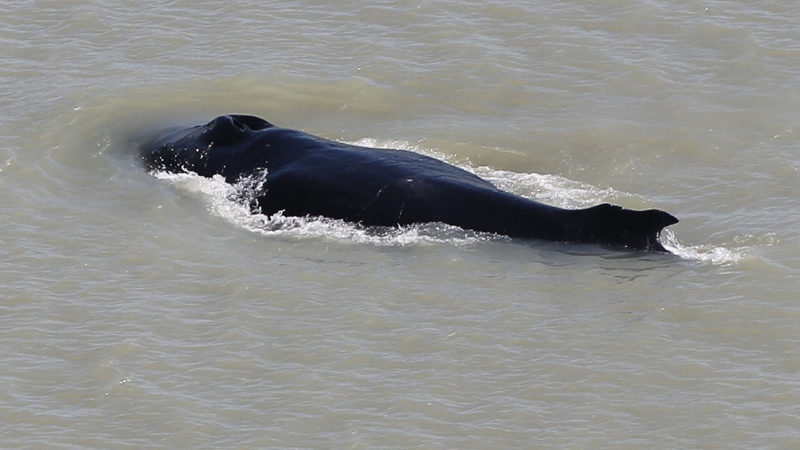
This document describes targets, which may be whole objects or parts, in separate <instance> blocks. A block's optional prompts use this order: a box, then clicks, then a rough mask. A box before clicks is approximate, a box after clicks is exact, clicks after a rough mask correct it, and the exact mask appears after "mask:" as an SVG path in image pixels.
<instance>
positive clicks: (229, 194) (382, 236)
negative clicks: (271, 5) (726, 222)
mask: <svg viewBox="0 0 800 450" xmlns="http://www.w3.org/2000/svg"><path fill="white" fill-rule="evenodd" d="M347 143H349V144H353V145H362V146H369V147H375V148H399V149H403V150H409V151H414V152H417V153H421V154H425V155H427V156H431V157H434V158H438V159H441V160H443V161H446V162H448V163H450V164H454V165H456V166H458V167H460V168H462V169H464V170H467V171H469V172H472V173H474V174H476V175H478V176H480V177H482V178H484V179H486V180H489V181H491V182H492V183H494V184H495V185H496V186H498V187H499V188H501V189H503V190H507V191H509V192H513V193H515V194H517V195H521V196H523V197H527V198H531V199H534V200H537V201H541V202H544V203H548V204H552V205H555V206H559V207H562V208H583V207H588V206H591V205H595V204H597V203H601V202H609V201H615V200H619V199H626V198H627V199H632V198H634V199H638V200H641V199H640V198H638V197H637V196H636V195H634V194H629V193H625V192H621V191H617V190H615V189H612V188H599V187H596V186H592V185H588V184H585V183H581V182H578V181H575V180H570V179H568V178H564V177H560V176H557V175H546V174H544V175H543V174H536V173H520V172H512V171H506V170H497V169H493V168H490V167H485V166H479V167H474V166H472V165H471V164H470V163H469V162H466V163H464V162H461V161H456V160H455V159H454V158H453V157H452V156H450V155H447V154H443V153H440V152H437V151H434V150H430V149H424V148H419V147H417V146H415V145H411V144H409V143H407V142H402V141H377V140H375V139H371V138H365V139H360V140H357V141H352V142H347ZM154 175H155V176H156V177H158V178H159V179H162V180H167V181H169V182H171V183H173V184H174V185H175V186H176V187H177V188H178V189H181V190H185V191H188V192H194V193H200V194H201V195H202V196H203V197H204V200H205V201H206V202H207V205H208V209H209V211H210V212H211V213H212V214H214V215H216V216H219V217H222V218H224V219H226V220H227V221H229V222H231V223H233V224H235V225H237V226H239V227H242V228H244V229H246V230H249V231H252V232H254V233H258V234H261V235H265V236H289V237H296V238H320V239H333V240H337V241H347V242H355V243H368V244H373V245H380V246H400V247H404V246H410V245H423V244H442V243H446V244H450V245H459V246H465V245H474V244H476V243H479V242H490V241H507V240H509V238H507V237H504V236H498V235H495V234H491V233H481V232H475V231H471V230H464V229H462V228H459V227H456V226H451V225H447V224H442V223H428V224H414V225H410V226H404V227H366V226H362V225H359V224H354V223H351V222H346V221H343V220H338V219H331V218H327V217H313V216H308V217H294V216H284V215H283V214H281V213H278V214H273V215H271V216H266V215H264V214H258V213H253V212H252V209H251V206H253V205H254V202H255V195H256V193H257V192H259V191H260V189H261V187H262V186H263V184H264V183H265V182H266V179H267V176H268V174H267V173H266V171H263V172H262V173H259V174H256V175H253V176H250V177H247V178H244V179H242V180H240V181H238V182H237V183H235V184H230V183H227V182H226V181H225V179H224V178H223V177H222V176H220V175H215V176H214V177H211V178H207V177H202V176H199V175H197V174H194V173H179V174H175V173H167V172H157V173H155V174H154ZM662 243H663V245H664V247H665V248H667V250H669V251H670V252H672V253H674V254H675V255H677V256H679V257H680V258H682V259H686V260H693V261H698V262H704V263H712V264H731V263H736V262H739V261H741V260H742V258H744V256H745V251H746V248H745V247H741V248H724V247H714V246H708V245H697V246H689V245H685V244H682V243H681V242H680V241H679V240H678V238H677V236H676V234H675V233H674V232H673V231H672V230H670V229H665V230H664V231H663V232H662Z"/></svg>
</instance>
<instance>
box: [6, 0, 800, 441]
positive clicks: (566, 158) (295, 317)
mask: <svg viewBox="0 0 800 450" xmlns="http://www.w3.org/2000/svg"><path fill="white" fill-rule="evenodd" d="M0 24H1V25H0V124H2V127H0V189H2V190H1V191H0V196H1V197H0V199H1V200H0V224H2V231H3V232H2V234H0V236H1V237H0V438H1V439H2V442H3V447H18V446H32V447H62V448H70V447H103V448H140V447H195V448H202V447H206V448H208V447H217V448H218V447H240V448H263V447H301V448H304V447H306V448H307V447H310V448H375V447H390V448H391V447H394V448H411V447H416V448H541V447H544V448H597V447H601V448H602V447H614V448H687V447H695V448H697V447H700V448H736V447H739V448H752V447H762V448H764V447H766V448H790V447H795V446H796V445H797V444H798V442H800V350H798V349H800V300H798V291H800V282H798V277H800V269H799V268H800V256H799V255H800V208H799V207H800V191H799V190H798V186H800V153H799V152H800V89H798V86H800V3H797V2H796V1H794V0H755V1H749V2H734V1H726V0H706V1H699V0H698V1H692V0H680V1H671V0H670V1H668V0H638V1H637V0H607V1H596V2H589V1H577V0H572V1H560V2H549V1H540V0H532V1H528V2H521V1H511V0H486V1H482V2H474V1H467V0H443V1H437V2H432V1H425V0H387V1H377V2H371V3H367V2H351V1H346V0H325V1H318V0H286V1H278V2H272V3H264V2H256V1H253V0H245V1H241V2H211V1H205V0H203V1H198V0H159V1H150V2H135V1H123V0H119V1H112V0H68V1H65V0H58V1H53V0H51V1H45V0H23V1H6V2H4V3H3V5H2V6H0ZM224 113H248V114H255V115H259V116H261V117H263V118H265V119H267V120H269V121H271V122H273V123H275V124H277V125H280V126H285V127H290V128H296V129H302V130H304V131H307V132H309V133H312V134H316V135H320V136H324V137H327V138H332V139H337V140H341V141H344V142H351V143H359V144H367V145H372V146H376V147H393V148H404V149H410V150H413V151H418V152H421V153H424V154H428V155H433V156H436V157H439V158H442V159H445V160H447V161H449V162H451V163H453V164H456V165H459V166H460V167H463V168H465V169H468V170H471V171H474V172H476V173H478V174H479V175H481V176H483V177H486V178H488V179H490V180H491V181H493V182H495V183H496V184H498V185H499V186H501V187H503V188H505V189H508V190H511V191H513V192H516V193H518V194H520V195H525V196H529V197H531V198H535V199H539V200H541V201H545V202H548V203H552V204H557V205H560V206H566V207H583V206H588V205H593V204H596V203H599V202H604V201H609V202H613V203H617V204H621V205H624V206H627V207H631V208H651V207H653V208H660V209H664V210H667V211H669V212H671V213H673V214H674V215H676V216H677V217H679V218H680V219H681V222H680V223H679V224H677V225H675V226H673V227H671V228H670V229H669V230H668V231H667V232H666V233H665V235H664V240H665V241H666V242H667V245H668V247H669V248H670V249H671V250H672V252H673V254H670V255H662V254H653V253H640V252H626V251H615V250H610V249H606V248H602V247H598V246H588V245H562V244H553V243H537V242H519V241H512V240H508V239H504V238H501V237H497V236H490V235H481V234H476V233H471V232H466V231H464V230H460V229H456V228H448V227H444V226H441V225H424V226H415V227H409V228H406V229H401V230H387V229H383V230H374V229H372V230H371V229H364V228H362V227H359V226H355V225H352V224H347V223H341V222H336V221H331V220H323V219H313V218H301V219H298V218H291V217H272V218H267V217H262V216H258V215H252V214H249V213H248V212H247V211H245V210H243V209H242V207H241V206H239V205H237V204H236V203H234V202H232V201H231V200H229V198H230V197H231V193H234V192H236V190H237V189H240V188H241V186H238V187H237V186H230V185H227V184H225V183H224V182H221V181H220V180H214V179H212V180H209V179H203V178H199V177H196V176H192V175H180V176H176V175H165V174H148V173H146V172H145V171H144V170H143V168H142V167H141V165H140V164H139V162H138V160H137V158H136V143H137V142H138V140H140V139H142V136H144V135H146V134H147V133H148V132H150V131H152V130H154V129H156V128H161V127H163V126H165V125H174V124H193V123H201V122H205V121H208V120H209V119H211V118H213V117H214V116H216V115H219V114H224ZM795 131H798V132H797V133H795Z"/></svg>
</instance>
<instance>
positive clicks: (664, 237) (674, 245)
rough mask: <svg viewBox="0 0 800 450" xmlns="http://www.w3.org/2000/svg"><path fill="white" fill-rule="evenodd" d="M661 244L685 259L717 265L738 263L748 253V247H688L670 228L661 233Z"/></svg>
mask: <svg viewBox="0 0 800 450" xmlns="http://www.w3.org/2000/svg"><path fill="white" fill-rule="evenodd" d="M661 244H662V245H663V246H664V248H666V249H667V250H669V251H670V252H672V253H674V254H676V255H678V256H680V257H681V258H683V259H688V260H692V261H699V262H704V263H710V264H715V265H727V264H735V263H738V262H739V261H741V260H742V259H744V257H745V255H746V251H747V247H739V248H725V247H717V246H713V245H692V246H687V245H684V244H682V243H680V242H679V241H678V238H677V236H676V235H675V233H674V232H673V231H672V230H670V229H669V228H666V229H664V230H663V231H662V232H661Z"/></svg>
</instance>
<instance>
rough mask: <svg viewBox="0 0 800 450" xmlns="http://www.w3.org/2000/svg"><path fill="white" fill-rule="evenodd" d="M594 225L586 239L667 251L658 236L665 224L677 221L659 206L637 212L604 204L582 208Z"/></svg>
mask: <svg viewBox="0 0 800 450" xmlns="http://www.w3.org/2000/svg"><path fill="white" fill-rule="evenodd" d="M583 211H584V212H585V213H586V214H589V215H590V217H591V218H592V220H591V221H590V223H592V224H593V226H592V227H589V228H590V229H591V230H590V231H589V232H587V234H586V235H585V236H584V238H585V239H586V241H588V242H595V243H601V244H610V245H619V246H623V247H627V248H633V249H640V250H655V251H661V252H666V251H667V250H666V249H665V248H664V246H663V245H661V242H659V240H658V238H659V236H660V234H661V230H662V229H664V227H667V226H669V225H673V224H676V223H678V219H677V218H675V216H673V215H672V214H670V213H668V212H665V211H661V210H658V209H648V210H646V211H636V210H631V209H625V208H623V207H621V206H616V205H611V204H608V203H604V204H602V205H597V206H594V207H591V208H587V209H585V210H583Z"/></svg>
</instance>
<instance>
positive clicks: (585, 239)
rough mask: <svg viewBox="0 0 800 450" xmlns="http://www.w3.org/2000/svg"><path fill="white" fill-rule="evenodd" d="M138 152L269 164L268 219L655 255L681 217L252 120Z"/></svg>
mask: <svg viewBox="0 0 800 450" xmlns="http://www.w3.org/2000/svg"><path fill="white" fill-rule="evenodd" d="M140 151H141V156H142V159H143V160H144V164H145V166H146V168H147V169H148V170H151V171H167V172H175V173H180V172H195V173H197V174H198V175H202V176H206V177H211V176H214V175H222V176H223V177H224V178H225V179H226V181H228V182H230V183H234V182H236V181H238V180H240V179H241V178H243V177H247V176H251V175H255V174H258V173H261V172H263V170H265V169H266V171H267V177H266V182H265V183H264V185H263V187H262V190H261V191H260V192H258V193H257V195H256V205H255V209H256V210H258V211H260V212H261V213H263V214H266V215H272V214H274V213H277V212H279V211H282V212H283V214H284V215H289V216H307V215H311V216H325V217H330V218H335V219H343V220H346V221H350V222H357V223H361V224H364V225H376V226H398V225H409V224H413V223H425V222H442V223H446V224H450V225H456V226H459V227H461V228H465V229H470V230H476V231H481V232H489V233H497V234H502V235H506V236H510V237H512V238H523V239H540V240H549V241H559V242H575V243H596V244H606V245H610V246H620V247H626V248H631V249H641V250H655V251H666V250H665V249H664V247H663V246H662V245H661V243H660V242H659V240H658V238H659V234H660V232H661V230H662V229H663V228H664V227H666V226H669V225H672V224H675V223H677V222H678V219H676V218H675V217H674V216H672V215H671V214H669V213H667V212H664V211H660V210H657V209H650V210H646V211H636V210H629V209H624V208H622V207H620V206H615V205H610V204H601V205H597V206H594V207H590V208H586V209H563V208H558V207H555V206H550V205H546V204H543V203H540V202H537V201H534V200H530V199H526V198H524V197H520V196H518V195H515V194H512V193H510V192H506V191H503V190H500V189H498V188H497V187H495V186H494V185H493V184H492V183H490V182H488V181H486V180H484V179H482V178H480V177H478V176H476V175H474V174H472V173H470V172H467V171H465V170H463V169H460V168H458V167H455V166H453V165H450V164H447V163H445V162H443V161H440V160H438V159H435V158H431V157H428V156H424V155H420V154H418V153H414V152H410V151H406V150H392V149H374V148H369V147H360V146H356V145H350V144H344V143H340V142H335V141H331V140H328V139H324V138H320V137H316V136H312V135H310V134H307V133H304V132H302V131H297V130H292V129H287V128H280V127H276V126H274V125H272V124H271V123H269V122H267V121H265V120H263V119H261V118H258V117H255V116H247V115H226V116H220V117H217V118H216V119H214V120H212V121H211V122H209V123H207V124H205V125H199V126H193V127H188V128H182V129H177V130H172V131H170V132H166V133H164V134H162V135H161V136H159V137H157V138H156V139H154V140H151V141H149V142H148V143H146V144H144V145H142V146H141V148H140Z"/></svg>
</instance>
